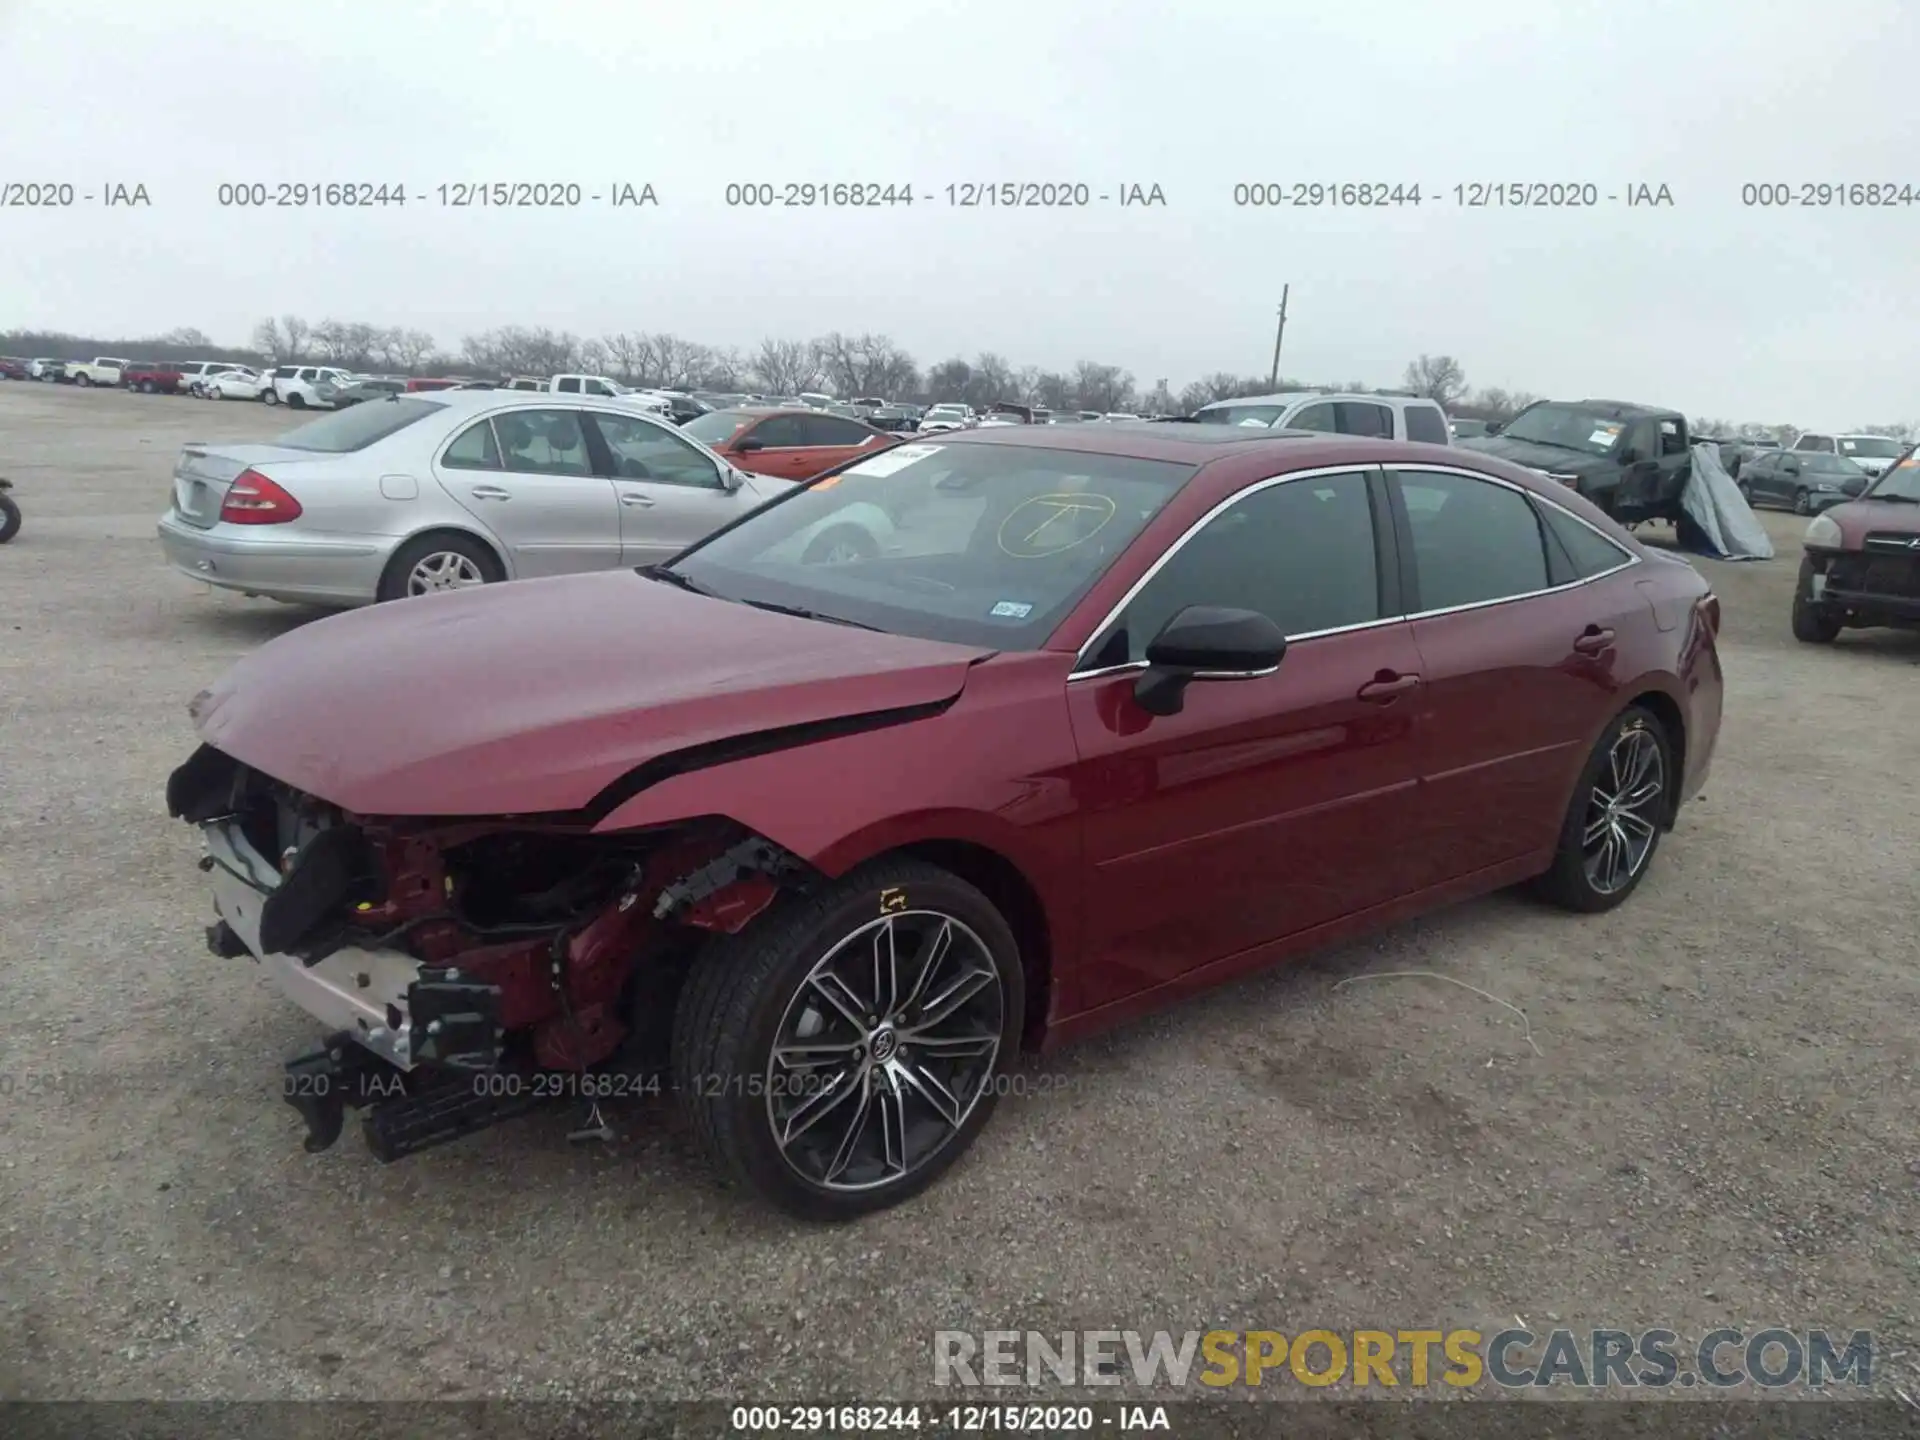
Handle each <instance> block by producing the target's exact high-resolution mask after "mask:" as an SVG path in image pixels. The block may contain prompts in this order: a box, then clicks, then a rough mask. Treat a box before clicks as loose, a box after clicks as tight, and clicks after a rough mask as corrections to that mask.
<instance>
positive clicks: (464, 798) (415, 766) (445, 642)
mask: <svg viewBox="0 0 1920 1440" xmlns="http://www.w3.org/2000/svg"><path fill="white" fill-rule="evenodd" d="M991 653H992V652H991V651H990V650H983V649H975V648H972V647H969V646H962V645H950V644H945V643H943V642H939V641H933V640H916V639H911V638H908V637H905V636H899V635H886V634H879V633H876V632H874V631H870V630H860V629H856V628H854V627H852V626H845V625H834V624H829V623H827V622H824V621H819V620H802V619H798V618H796V617H793V616H788V615H779V614H775V613H772V612H770V611H765V610H756V609H754V608H752V607H750V606H747V605H737V604H732V603H730V602H728V601H724V600H714V599H710V598H707V597H705V596H700V595H692V594H689V593H687V592H686V591H683V590H679V589H676V588H674V587H673V586H670V585H666V584H663V583H661V582H659V581H653V580H646V579H643V578H642V577H640V576H638V575H635V574H634V573H633V572H632V571H629V570H610V571H602V572H597V573H594V574H589V575H575V576H566V577H561V578H557V579H551V580H520V581H515V582H513V583H511V584H506V585H488V586H484V587H479V588H476V589H472V590H465V591H455V592H450V593H447V594H441V595H424V596H418V597H415V598H412V599H407V600H400V601H395V602H390V603H388V604H384V605H375V606H370V607H368V608H366V609H363V610H355V611H349V612H348V613H346V614H344V615H338V616H333V617H331V618H329V619H325V620H320V621H316V622H315V623H313V624H311V625H307V626H305V627H303V628H302V629H300V630H296V631H294V632H292V633H291V634H288V635H283V636H281V637H280V638H279V639H277V640H274V641H272V642H271V643H269V644H267V645H265V646H262V647H261V648H260V649H259V650H257V651H255V652H254V653H253V654H251V655H249V656H247V657H246V658H245V659H244V660H242V661H240V662H239V663H238V664H237V665H235V666H234V667H233V668H232V669H231V670H229V671H228V672H227V673H226V674H225V675H224V676H222V677H221V679H220V680H219V682H218V683H217V684H215V685H214V687H213V688H212V689H211V690H208V691H206V692H205V693H203V694H202V695H200V696H199V697H197V698H196V699H195V701H194V704H193V706H192V710H193V715H194V721H195V726H196V729H197V730H198V733H199V735H200V738H201V739H202V740H204V741H205V742H206V743H207V744H209V745H212V746H215V747H217V748H218V749H220V750H222V751H224V752H225V753H226V754H228V755H231V756H233V757H234V758H235V759H237V760H240V761H242V762H243V763H245V764H247V765H250V766H252V767H253V768H254V769H256V770H259V771H262V772H263V773H265V774H267V775H271V776H272V777H273V778H275V779H277V780H280V781H283V782H285V783H286V784H288V785H291V786H294V787H295V788H296V789H300V790H304V791H306V792H307V793H308V794H310V795H316V796H319V797H320V798H321V799H324V800H330V801H332V802H333V803H334V804H336V805H338V806H340V807H341V808H342V809H345V810H350V811H353V812H356V813H358V814H362V815H511V814H527V813H533V812H539V811H557V810H576V809H580V808H582V807H584V806H585V805H587V804H588V802H590V801H591V800H592V799H593V797H594V796H595V795H597V794H598V793H599V792H600V790H601V789H602V788H603V787H604V786H606V785H608V784H610V783H611V782H613V781H614V780H617V779H618V778H619V777H620V776H621V775H623V774H625V773H626V772H627V771H628V770H630V769H632V768H633V767H634V766H635V765H638V764H641V763H642V762H644V761H647V760H650V759H653V758H655V757H656V756H661V755H666V754H669V753H671V752H673V751H676V750H683V749H686V748H687V747H689V746H693V745H700V744H703V743H706V742H710V741H715V740H724V739H729V738H732V737H735V736H740V735H747V734H751V733H753V732H756V731H763V730H770V729H775V728H781V727H785V726H789V725H800V724H805V723H808V722H810V721H821V720H834V719H839V718H841V717H844V716H850V715H860V714H865V713H869V712H872V711H877V710H890V709H894V708H896V707H900V706H909V705H923V704H933V703H938V702H941V701H945V700H950V699H952V698H953V697H954V696H956V695H958V694H959V693H960V689H961V687H962V686H963V685H964V684H965V682H966V674H967V668H968V667H969V666H970V665H971V664H973V663H974V662H975V661H976V660H979V659H982V658H984V657H985V656H987V655H989V654H991Z"/></svg>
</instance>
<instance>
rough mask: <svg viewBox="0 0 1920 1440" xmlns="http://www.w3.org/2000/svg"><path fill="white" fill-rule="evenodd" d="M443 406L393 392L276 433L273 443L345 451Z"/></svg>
mask: <svg viewBox="0 0 1920 1440" xmlns="http://www.w3.org/2000/svg"><path fill="white" fill-rule="evenodd" d="M445 408H446V407H445V406H443V405H438V404H436V403H434V402H433V401H431V400H422V399H419V398H417V397H413V396H408V397H406V398H400V397H398V396H396V397H395V398H393V399H391V400H383V401H381V402H380V403H379V404H378V405H354V406H352V407H350V408H348V409H345V410H333V411H330V412H328V413H327V414H325V415H322V416H321V417H320V418H319V419H318V420H309V421H308V422H307V423H306V424H304V425H300V426H296V427H295V428H294V429H292V430H289V431H287V433H286V434H284V435H281V436H279V437H277V438H276V439H275V440H274V442H273V443H274V444H276V445H280V446H284V447H285V448H286V449H289V450H313V451H317V452H319V453H321V454H325V455H344V454H347V453H348V452H349V451H353V450H364V449H366V448H367V446H369V445H371V444H373V442H374V441H376V440H384V439H386V438H387V436H389V435H392V434H393V433H395V432H396V431H399V430H404V429H406V428H407V426H409V425H411V424H413V423H414V422H415V421H416V420H423V419H425V418H426V417H427V416H429V415H431V414H433V412H434V411H436V410H442V409H445Z"/></svg>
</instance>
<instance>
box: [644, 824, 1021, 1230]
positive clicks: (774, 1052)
mask: <svg viewBox="0 0 1920 1440" xmlns="http://www.w3.org/2000/svg"><path fill="white" fill-rule="evenodd" d="M1024 997H1025V980H1024V972H1023V970H1022V968H1021V960H1020V952H1019V946H1018V944H1017V942H1016V941H1015V939H1014V936H1013V932H1012V930H1011V929H1010V928H1009V927H1008V925H1007V922H1006V920H1005V919H1004V918H1003V917H1002V916H1001V914H1000V912H999V911H998V910H996V909H995V908H994V906H993V904H992V902H991V901H989V900H988V899H987V898H986V896H984V895H982V894H981V893H980V892H979V891H978V890H976V889H975V888H974V887H973V886H971V885H969V884H967V883H966V882H965V881H963V880H961V879H959V878H958V877H957V876H954V875H952V874H949V873H948V872H946V871H944V870H941V869H939V868H937V867H935V866H932V865H928V864H924V863H922V862H920V861H914V860H905V859H888V860H881V861H877V862H875V863H873V864H871V865H867V866H863V867H861V868H860V869H858V870H856V871H855V872H853V873H852V874H850V875H847V876H846V877H844V878H843V879H841V880H839V881H837V882H834V883H833V884H831V885H827V886H825V887H823V888H822V889H820V890H818V891H817V892H815V893H812V894H808V895H795V896H790V897H788V898H786V899H785V900H783V901H782V902H780V904H779V907H778V908H776V909H774V910H771V911H769V912H768V913H767V914H766V915H765V916H763V917H761V918H760V919H759V920H758V921H756V922H755V923H754V924H753V925H751V926H750V927H748V929H747V930H746V931H744V932H743V933H741V934H739V935H723V936H719V937H716V938H715V939H714V940H713V941H712V942H710V943H709V945H708V946H707V948H706V949H705V950H704V951H703V952H702V953H701V955H700V957H699V959H698V960H696V961H695V962H694V967H693V970H692V972H691V973H690V974H689V976H688V978H687V982H686V985H685V987H684V988H683V990H682V991H681V994H680V999H679V1002H678V1005H677V1007H676V1010H675V1013H674V1033H673V1073H674V1082H675V1087H676V1089H677V1091H678V1093H679V1096H680V1100H681V1104H682V1106H683V1107H684V1108H685V1111H686V1114H687V1117H688V1120H689V1122H690V1128H691V1130H692V1132H693V1136H694V1139H695V1142H696V1144H697V1145H698V1147H699V1149H700V1150H701V1152H702V1154H703V1155H704V1156H705V1157H706V1158H707V1160H708V1161H709V1162H710V1163H711V1164H712V1165H713V1167H714V1169H715V1170H716V1171H717V1172H718V1174H719V1176H720V1178H721V1180H722V1182H723V1183H740V1182H744V1183H745V1184H746V1185H748V1186H749V1187H751V1188H752V1189H753V1190H755V1191H756V1192H758V1193H759V1194H760V1195H761V1196H762V1197H764V1198H765V1199H767V1200H768V1201H770V1202H772V1203H773V1204H774V1205H776V1206H778V1207H779V1208H781V1209H782V1210H785V1211H787V1212H788V1213H789V1214H792V1215H795V1216H798V1217H800V1218H802V1219H807V1220H850V1219H853V1218H855V1217H857V1216H860V1215H864V1214H868V1213H871V1212H873V1211H875V1210H881V1209H885V1208H887V1207H888V1206H892V1205H898V1204H900V1203H901V1202H902V1201H904V1200H907V1199H910V1198H911V1197H912V1196H914V1195H917V1194H918V1193H919V1192H920V1191H922V1190H924V1189H926V1187H927V1186H929V1185H931V1184H932V1183H933V1182H934V1181H935V1180H937V1179H938V1178H939V1177H940V1176H941V1175H942V1174H943V1173H945V1171H946V1170H947V1168H948V1167H949V1166H951V1165H952V1164H953V1163H954V1162H955V1161H956V1160H958V1159H959V1158H960V1156H961V1155H962V1154H963V1153H965V1151H966V1150H967V1148H968V1147H969V1146H970V1145H971V1144H972V1143H973V1141H974V1138H975V1137H976V1136H977V1135H978V1134H979V1133H980V1131H981V1129H982V1128H983V1127H984V1126H985V1125H986V1123H987V1121H988V1119H989V1117H990V1116H991V1115H992V1113H993V1108H994V1103H995V1101H996V1099H997V1098H998V1094H999V1090H1000V1089H1001V1081H1002V1077H1003V1076H1004V1075H1005V1071H1006V1066H1007V1065H1008V1064H1009V1063H1010V1062H1011V1061H1012V1059H1013V1057H1014V1055H1015V1053H1016V1051H1017V1049H1018V1046H1019V1041H1020V1035H1021V1026H1022V1023H1023V1021H1024V1018H1025V1016H1024V1013H1023V1012H1024Z"/></svg>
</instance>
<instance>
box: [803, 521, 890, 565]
mask: <svg viewBox="0 0 1920 1440" xmlns="http://www.w3.org/2000/svg"><path fill="white" fill-rule="evenodd" d="M879 554H880V547H879V545H878V544H876V543H875V541H874V538H873V536H871V535H869V534H868V533H867V532H866V531H865V530H862V529H861V528H860V527H859V526H858V525H830V526H828V527H827V528H826V529H825V530H822V531H821V532H820V533H819V534H818V535H816V536H814V537H813V539H812V540H811V541H810V542H809V543H808V545H807V548H806V551H805V553H804V554H802V555H801V557H800V563H801V564H802V565H848V564H851V563H853V562H854V561H856V560H872V559H874V558H875V557H877V556H878V555H879Z"/></svg>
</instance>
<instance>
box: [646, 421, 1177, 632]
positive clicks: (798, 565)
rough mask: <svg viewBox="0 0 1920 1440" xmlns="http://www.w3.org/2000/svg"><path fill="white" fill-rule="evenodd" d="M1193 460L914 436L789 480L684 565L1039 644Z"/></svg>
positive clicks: (756, 589)
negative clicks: (813, 475)
mask: <svg viewBox="0 0 1920 1440" xmlns="http://www.w3.org/2000/svg"><path fill="white" fill-rule="evenodd" d="M1194 469H1195V467H1194V466H1191V465H1178V464H1172V463H1169V462H1166V461H1160V460H1138V459H1133V458H1131V457H1125V456H1117V455H1089V454H1078V453H1075V452H1072V451H1066V450H1051V449H1034V448H1030V447H1027V446H1018V445H979V444H957V445H941V444H914V445H901V446H896V447H895V448H893V449H891V450H887V451H885V452H884V453H882V454H879V455H874V456H871V457H869V458H868V459H865V460H862V461H860V462H858V463H857V464H855V465H853V466H851V467H849V468H847V469H845V470H841V471H839V472H837V473H834V474H830V475H828V476H826V477H825V478H823V479H820V480H817V481H815V482H813V483H812V484H811V485H808V486H806V487H805V488H803V489H799V490H795V491H792V492H790V493H789V494H788V495H787V496H785V497H783V498H781V499H779V500H777V501H775V502H773V503H772V504H769V505H767V506H765V507H764V508H762V509H760V510H758V511H756V512H754V513H753V514H752V515H750V516H749V517H748V518H747V519H745V520H743V521H742V522H741V523H740V524H738V525H736V526H734V527H732V528H731V529H728V530H725V531H722V532H721V533H719V534H717V535H715V536H714V537H713V538H712V539H710V540H708V541H707V542H706V543H704V544H702V545H700V546H699V547H698V548H696V549H694V550H692V551H690V552H688V553H687V554H686V555H685V556H683V557H682V558H680V559H678V560H676V561H674V562H673V563H672V564H671V566H670V567H669V569H670V571H671V572H672V573H673V574H675V575H677V576H679V577H681V578H682V579H683V580H684V581H685V582H688V583H690V584H691V585H692V586H693V587H695V588H698V589H700V590H703V591H707V592H710V593H712V594H715V595H719V596H723V597H726V598H728V599H734V600H741V601H745V602H748V603H759V604H765V605H772V606H783V607H789V608H799V609H804V610H807V611H811V612H813V613H815V614H818V615H821V616H823V617H830V618H835V619H841V620H848V621H852V622H855V623H858V624H862V625H868V626H872V627H874V628H876V629H880V630H887V631H891V632H893V633H896V634H901V635H915V636H919V637H922V638H924V639H930V640H947V641H953V642H957V643H961V644H969V645H984V646H990V647H992V648H993V649H996V650H1034V649H1038V648H1039V647H1040V646H1041V645H1042V644H1043V643H1044V642H1045V641H1046V639H1047V637H1048V636H1049V635H1051V634H1052V633H1053V631H1054V628H1055V627H1056V626H1057V625H1059V623H1060V621H1061V620H1062V619H1064V618H1065V616H1066V614H1067V612H1068V611H1069V610H1070V609H1071V608H1072V607H1073V605H1074V604H1075V603H1076V602H1077V601H1078V600H1079V599H1080V597H1081V596H1082V595H1084V594H1085V593H1086V591H1087V589H1088V587H1089V586H1091V585H1092V584H1093V582H1094V581H1095V580H1096V579H1097V578H1098V577H1099V576H1100V575H1101V573H1102V572H1104V571H1105V570H1106V568H1107V567H1108V566H1109V565H1111V564H1112V563H1113V562H1114V560H1115V559H1116V558H1118V557H1119V555H1120V554H1121V552H1122V551H1124V550H1125V549H1126V548H1127V546H1128V545H1129V544H1131V543H1132V541H1133V539H1134V537H1135V536H1136V535H1138V534H1139V533H1140V531H1141V529H1142V528H1143V527H1144V526H1145V525H1146V524H1147V522H1148V521H1150V520H1151V519H1152V518H1153V517H1154V516H1155V515H1156V514H1158V513H1159V511H1160V509H1161V507H1162V506H1164V505H1165V504H1166V503H1167V501H1168V500H1169V499H1170V498H1171V497H1172V496H1173V495H1174V493H1175V492H1176V491H1178V490H1179V488H1180V487H1181V486H1182V485H1183V484H1185V483H1186V481H1187V480H1188V479H1189V478H1190V477H1191V476H1192V474H1193V472H1194Z"/></svg>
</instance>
